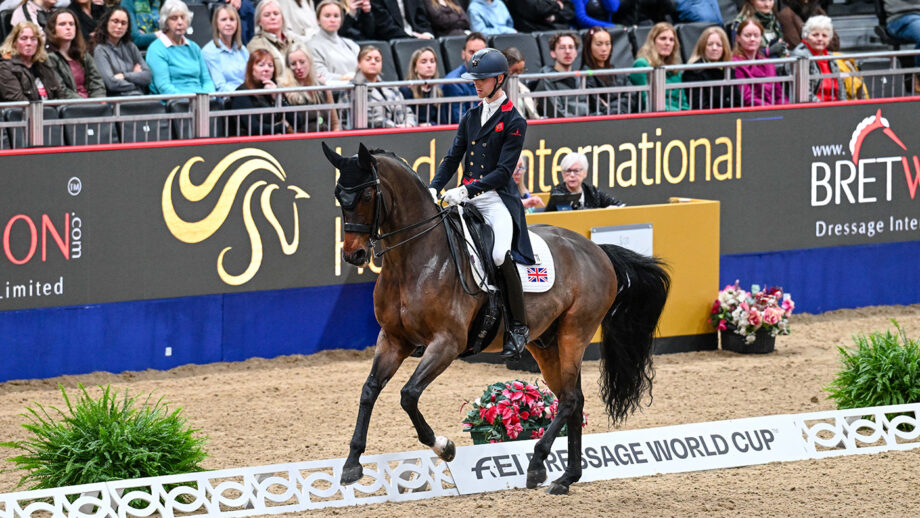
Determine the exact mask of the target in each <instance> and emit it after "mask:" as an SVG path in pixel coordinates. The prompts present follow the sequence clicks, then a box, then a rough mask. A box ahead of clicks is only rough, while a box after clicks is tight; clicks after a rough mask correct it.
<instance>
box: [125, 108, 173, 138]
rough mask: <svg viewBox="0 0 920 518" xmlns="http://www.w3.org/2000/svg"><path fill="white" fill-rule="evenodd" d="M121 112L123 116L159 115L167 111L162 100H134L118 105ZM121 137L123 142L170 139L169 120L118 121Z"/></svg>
mask: <svg viewBox="0 0 920 518" xmlns="http://www.w3.org/2000/svg"><path fill="white" fill-rule="evenodd" d="M118 109H119V114H120V115H123V116H138V115H159V114H163V113H166V107H165V106H164V105H163V103H161V102H160V101H154V100H151V101H132V102H126V103H121V104H119V105H118ZM116 128H117V130H118V136H119V139H120V140H121V141H122V142H150V141H154V140H169V138H170V134H169V121H167V120H164V119H159V120H157V119H148V120H131V121H119V122H118V123H116Z"/></svg>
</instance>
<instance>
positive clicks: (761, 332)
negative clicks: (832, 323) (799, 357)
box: [709, 281, 795, 353]
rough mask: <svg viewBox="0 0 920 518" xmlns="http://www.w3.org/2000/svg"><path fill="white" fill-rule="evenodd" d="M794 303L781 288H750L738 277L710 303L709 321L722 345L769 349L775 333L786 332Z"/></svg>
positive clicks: (747, 350) (742, 350)
mask: <svg viewBox="0 0 920 518" xmlns="http://www.w3.org/2000/svg"><path fill="white" fill-rule="evenodd" d="M793 309H795V303H794V302H793V301H792V297H791V296H790V295H789V294H788V293H783V289H782V288H779V287H775V286H774V287H772V288H767V289H760V286H758V285H756V284H755V285H753V286H751V291H746V290H744V289H742V288H741V286H740V285H739V283H738V281H735V284H729V285H728V286H726V287H725V288H723V289H722V291H720V292H719V296H718V298H717V299H716V300H715V302H713V303H712V311H711V312H710V314H709V323H710V324H712V326H713V327H715V328H716V329H717V330H718V331H719V334H720V336H721V341H722V349H724V350H727V351H735V352H739V353H769V352H772V351H773V350H774V343H775V340H776V335H780V334H782V335H788V334H789V315H791V314H792V311H793Z"/></svg>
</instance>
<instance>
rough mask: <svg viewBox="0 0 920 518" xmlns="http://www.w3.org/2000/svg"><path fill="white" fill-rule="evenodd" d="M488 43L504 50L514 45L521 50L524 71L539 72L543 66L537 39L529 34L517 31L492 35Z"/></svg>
mask: <svg viewBox="0 0 920 518" xmlns="http://www.w3.org/2000/svg"><path fill="white" fill-rule="evenodd" d="M489 45H490V46H492V47H494V48H496V49H498V50H505V49H507V48H509V47H514V48H516V49H518V50H519V51H521V55H522V56H524V62H525V67H526V68H525V69H524V72H525V73H527V72H539V71H540V68H542V67H543V65H544V63H543V58H542V57H541V56H540V47H539V46H537V40H536V39H534V37H533V36H532V35H530V34H527V33H523V32H517V33H512V34H497V35H495V36H492V41H491V42H489Z"/></svg>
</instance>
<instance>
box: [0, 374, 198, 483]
mask: <svg viewBox="0 0 920 518" xmlns="http://www.w3.org/2000/svg"><path fill="white" fill-rule="evenodd" d="M59 388H60V389H61V394H62V395H63V396H64V402H65V403H66V405H67V409H66V410H67V411H68V414H65V413H64V412H63V411H61V410H59V409H58V408H56V407H53V406H52V407H49V408H48V409H46V408H45V407H44V406H42V405H41V404H38V403H36V404H35V408H32V407H26V410H27V413H24V414H22V415H23V416H24V417H26V418H28V419H29V422H28V423H25V424H23V425H22V426H23V428H25V429H26V430H28V431H29V432H31V433H32V437H31V438H29V439H26V440H24V441H13V442H4V443H0V446H3V447H7V448H14V449H18V450H22V451H23V452H24V453H22V454H21V455H17V456H15V457H12V458H10V459H8V460H10V461H11V462H13V463H15V464H16V468H15V469H16V470H20V469H21V470H26V471H28V473H26V474H25V475H23V477H22V478H21V479H20V480H19V486H23V485H26V484H31V489H44V488H52V487H63V486H71V485H77V484H87V483H93V482H104V481H109V480H122V479H133V478H141V477H156V476H162V475H173V474H179V473H189V472H194V471H202V468H201V467H200V466H199V465H198V464H199V463H200V462H201V461H202V460H204V458H205V457H206V456H207V453H205V452H204V450H203V449H202V446H203V445H204V443H205V441H206V438H205V437H199V436H197V435H196V433H197V432H198V430H196V429H192V428H189V427H188V426H186V422H185V419H184V418H183V417H181V416H180V415H179V414H180V411H181V408H179V409H176V410H173V411H172V412H170V411H169V409H168V408H167V405H166V404H165V403H164V402H163V399H162V398H160V399H158V400H157V401H156V402H155V403H154V404H152V405H151V404H150V403H151V397H152V395H148V396H147V399H146V400H145V401H144V403H143V404H142V405H140V407H139V408H135V403H136V402H137V396H131V397H129V396H128V394H127V392H125V395H124V397H122V398H119V397H118V393H117V391H114V390H112V388H111V387H110V386H106V387H100V389H102V394H101V395H100V397H99V399H93V398H92V397H91V396H90V394H89V393H88V392H87V391H86V389H85V388H84V387H83V385H79V390H80V395H79V397H78V398H77V399H76V400H75V401H74V402H71V399H70V398H69V397H68V395H67V391H66V390H65V389H64V387H63V386H61V385H59ZM49 411H50V412H49ZM52 414H56V417H57V420H56V419H55V417H52Z"/></svg>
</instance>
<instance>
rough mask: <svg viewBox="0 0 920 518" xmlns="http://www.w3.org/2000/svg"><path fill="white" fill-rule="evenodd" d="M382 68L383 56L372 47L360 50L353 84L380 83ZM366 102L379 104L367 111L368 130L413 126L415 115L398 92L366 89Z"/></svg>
mask: <svg viewBox="0 0 920 518" xmlns="http://www.w3.org/2000/svg"><path fill="white" fill-rule="evenodd" d="M382 68H383V54H381V53H380V49H378V48H377V47H374V46H373V45H367V46H365V47H362V48H361V52H360V53H359V54H358V70H357V71H356V72H355V78H354V82H355V83H356V84H358V83H368V84H371V83H376V82H379V81H380V70H381V69H382ZM367 100H368V101H369V104H370V103H380V104H378V105H377V106H375V107H368V109H367V126H368V127H369V128H407V127H412V126H415V114H414V113H412V110H411V109H410V108H409V107H407V106H406V105H405V103H404V102H403V101H404V99H403V96H402V95H401V94H400V93H399V90H397V89H396V88H393V87H385V88H374V87H373V86H369V87H368V89H367Z"/></svg>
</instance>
